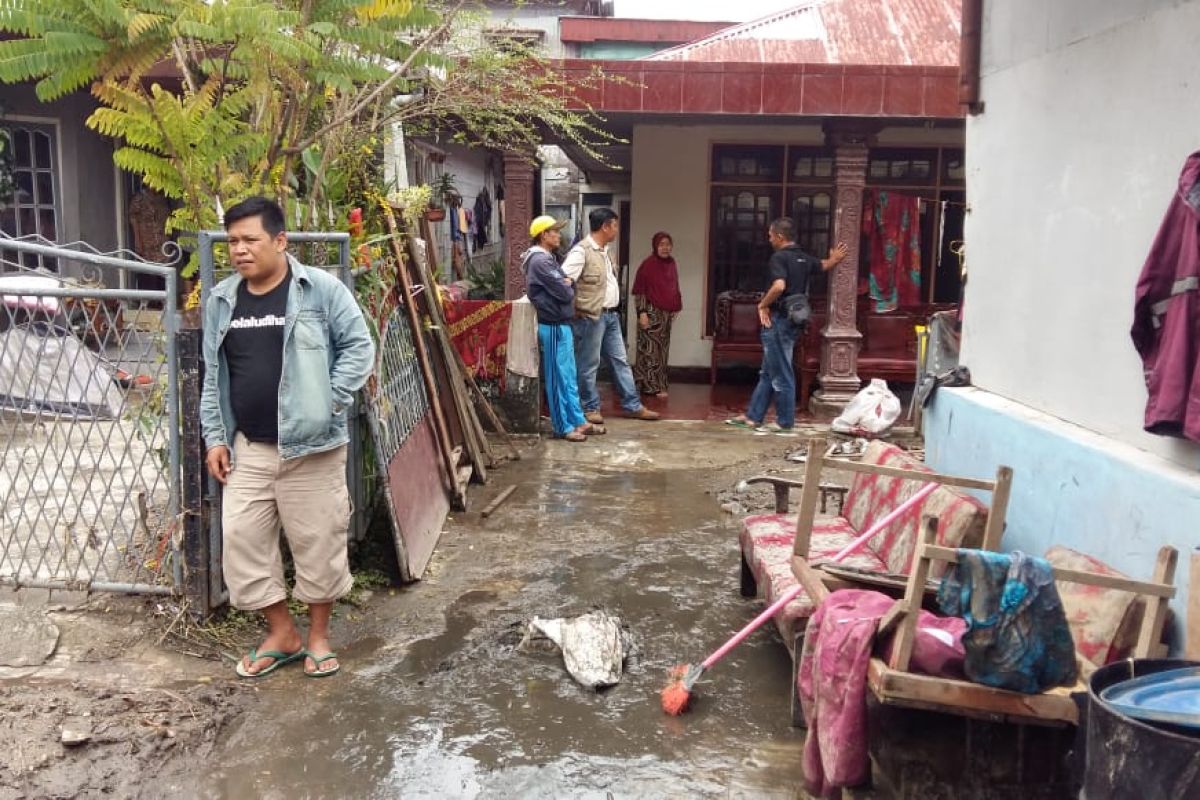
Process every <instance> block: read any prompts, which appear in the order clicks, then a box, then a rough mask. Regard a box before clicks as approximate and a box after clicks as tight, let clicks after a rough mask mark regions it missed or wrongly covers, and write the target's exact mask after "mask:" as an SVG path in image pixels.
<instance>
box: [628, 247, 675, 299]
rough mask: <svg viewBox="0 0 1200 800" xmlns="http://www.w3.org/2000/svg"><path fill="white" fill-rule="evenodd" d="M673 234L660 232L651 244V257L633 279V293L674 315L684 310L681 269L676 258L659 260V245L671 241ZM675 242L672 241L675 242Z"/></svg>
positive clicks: (644, 262) (639, 268)
mask: <svg viewBox="0 0 1200 800" xmlns="http://www.w3.org/2000/svg"><path fill="white" fill-rule="evenodd" d="M670 238H671V234H669V233H667V232H666V231H659V232H658V233H656V234H654V238H653V239H651V242H650V255H649V256H647V258H646V260H645V261H643V262H642V265H641V266H640V267H638V271H637V277H635V278H634V279H633V293H634V294H636V295H641V296H642V297H645V298H646V302H648V303H649V304H650V305H652V306H654V307H655V308H658V309H661V310H663V311H670V312H672V313H674V312H677V311H680V310H682V309H683V297H682V296H681V295H680V294H679V269H678V267H676V266H675V259H674V258H659V256H658V243H659V242H661V241H662V240H663V239H670ZM673 241H674V240H672V242H673Z"/></svg>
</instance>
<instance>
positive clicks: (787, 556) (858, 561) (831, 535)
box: [739, 514, 887, 632]
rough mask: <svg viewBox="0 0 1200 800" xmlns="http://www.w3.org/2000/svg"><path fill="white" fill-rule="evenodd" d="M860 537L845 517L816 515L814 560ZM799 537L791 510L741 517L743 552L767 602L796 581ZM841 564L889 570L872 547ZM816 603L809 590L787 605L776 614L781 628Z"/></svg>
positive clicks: (811, 555)
mask: <svg viewBox="0 0 1200 800" xmlns="http://www.w3.org/2000/svg"><path fill="white" fill-rule="evenodd" d="M856 538H858V534H857V533H855V531H854V529H853V528H851V527H850V523H849V522H847V521H846V520H845V519H844V518H843V517H817V518H816V520H815V521H814V522H813V533H812V539H811V541H810V545H809V560H810V561H811V562H816V561H823V560H828V559H829V558H830V557H832V556H833V555H834V554H836V553H837V552H838V551H839V550H841V549H842V548H843V547H845V546H846V545H848V544H849V543H850V542H852V541H854V540H855V539H856ZM795 539H796V517H795V516H794V515H788V514H759V515H754V516H749V517H746V518H745V519H744V520H743V521H742V533H741V536H740V537H739V541H740V542H741V546H742V553H743V555H744V556H745V558H746V563H747V564H749V565H750V570H751V571H752V572H753V573H754V579H755V580H756V581H757V582H758V586H759V591H760V593H761V594H762V596H763V598H764V599H765V600H766V601H767V603H768V604H770V603H773V602H775V600H776V599H778V598H779V597H780V595H783V594H784V593H786V592H787V591H789V590H790V589H792V587H794V586H795V585H796V576H795V575H794V574H793V573H792V545H793V543H794V542H795ZM841 563H842V564H845V565H846V566H850V567H858V568H860V569H868V570H871V571H873V572H886V571H887V567H886V565H885V564H884V563H883V561H882V560H881V559H880V558H879V557H878V556H877V555H875V554H874V553H872V552H871V551H870V550H869V549H864V550H860V551H859V552H857V553H855V554H853V555H850V556H847V557H846V558H845V559H843V560H842V561H841ZM814 610H815V606H814V604H813V602H812V600H810V599H809V597H808V594H807V593H806V592H801V593H800V595H799V596H798V597H797V598H796V599H795V600H793V601H792V602H790V603H788V604H787V605H786V606H784V608H783V611H781V612H780V613H779V614H777V615H776V616H775V622H776V624H778V625H779V626H780V629H781V630H783V631H785V632H787V631H789V630H790V629H791V626H792V625H793V624H794V623H795V621H796V620H797V619H807V618H808V617H809V616H811V615H812V613H813V611H814Z"/></svg>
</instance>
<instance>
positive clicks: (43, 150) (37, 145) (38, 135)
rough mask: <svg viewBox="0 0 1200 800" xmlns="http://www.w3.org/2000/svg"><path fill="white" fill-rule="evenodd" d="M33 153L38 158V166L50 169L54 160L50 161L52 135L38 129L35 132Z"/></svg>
mask: <svg viewBox="0 0 1200 800" xmlns="http://www.w3.org/2000/svg"><path fill="white" fill-rule="evenodd" d="M33 153H34V156H35V160H36V166H38V167H40V168H41V169H50V167H51V166H52V162H51V161H50V135H49V134H47V133H43V132H41V131H37V132H35V133H34V134H33Z"/></svg>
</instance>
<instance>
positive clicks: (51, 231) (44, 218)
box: [38, 208, 58, 241]
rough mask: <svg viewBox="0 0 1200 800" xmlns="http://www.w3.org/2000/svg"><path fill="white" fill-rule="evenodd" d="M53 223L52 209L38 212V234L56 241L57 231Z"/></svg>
mask: <svg viewBox="0 0 1200 800" xmlns="http://www.w3.org/2000/svg"><path fill="white" fill-rule="evenodd" d="M55 222H56V221H55V219H54V209H53V208H43V209H41V210H40V211H38V233H40V234H41V235H42V236H45V237H46V238H47V239H50V240H51V241H56V240H57V239H58V230H57V227H56V224H55Z"/></svg>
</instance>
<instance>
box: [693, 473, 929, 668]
mask: <svg viewBox="0 0 1200 800" xmlns="http://www.w3.org/2000/svg"><path fill="white" fill-rule="evenodd" d="M937 488H938V484H936V483H930V484H926V485H925V487H924V488H922V489H921V491H919V492H917V493H916V494H914V495H913V496H912V497H910V498H908V499H907V500H905V501H904V502H903V503H901V504H900V505H898V506H896V509H895V510H894V511H892V512H891V513H890V514H888V515H887V516H886V517H884V518H883V519H881V520H879V521H878V522H876V523H875V524H874V525H872V526H871V527H870V528H869V529H868V530H867V532H866V533H864V534H863V535H862V536H859V537H858V538H857V539H855V540H854V541H853V542H851V543H850V544H848V545H846V546H845V547H843V548H842V549H841V551H840V552H839V553H838V554H837V555H835V556H834V557H833V558H831V559H830V560H829V563H831V564H832V563H837V562H838V561H841V560H842V559H843V558H845V557H846V556H848V555H850V554H851V553H857V552H858V551H859V550H861V549H863V548H864V547H866V544H867V542H868V541H870V539H871V537H872V536H874V535H875V534H877V533H879V532H880V531H881V530H883V529H884V528H886V527H887V526H888V525H890V524H892V523H893V522H895V521H896V519H897V517H899V516H900V515H901V514H903V513H904V512H905V511H907V510H908V509H910V508H912V507H913V506H915V505H916V504H917V503H919V502H921V501H922V500H924V499H925V498H926V497H928V496H929V495H931V494H933V492H934V491H936V490H937ZM803 591H804V586H803V585H801V584H799V583H797V584H796V585H795V586H793V587H792V588H791V589H788V590H787V591H786V592H784V593H783V594H782V595H781V596H780V597H779V599H778V600H776V601H775V602H774V603H771V605H769V606H767V608H766V609H765V610H764V611H763V612H762V613H761V614H759V615H758V616H757V617H755V618H754V619H753V620H752V621H751V622H750V624H748V625H747V626H746V627H744V628H742V629H741V630H740V631H738V632H737V633H735V634H734V635H733V638H732V639H730V640H729V641H728V642H726V643H725V644H723V645H721V646H720V647H719V648H717V651H716V652H715V653H713V654H712V655H711V656H709V657H708V658H706V659H704V663H703V664H701V665H700V666H701V668H703V669H708V668H709V667H711V666H712V665H713V664H715V663H717V662H718V661H720V660H721V659H722V658H724V657H725V655H726V654H727V653H728V652H729V651H730V650H732V649H733V648H735V647H737V646H738V645H739V644H741V643H742V640H744V639H745V638H746V637H747V636H749V635H750V634H752V633H754V631H756V630H758V628H759V626H761V625H762V624H763V623H764V622H766V621H767V620H769V619H770V618H771V617H773V616H775V614H776V613H777V612H778V611H779V610H780V609H781V608H783V607H784V606H786V605H787V604H788V603H790V602H792V601H793V600H795V599H796V598H797V597H799V596H800V593H801V592H803Z"/></svg>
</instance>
